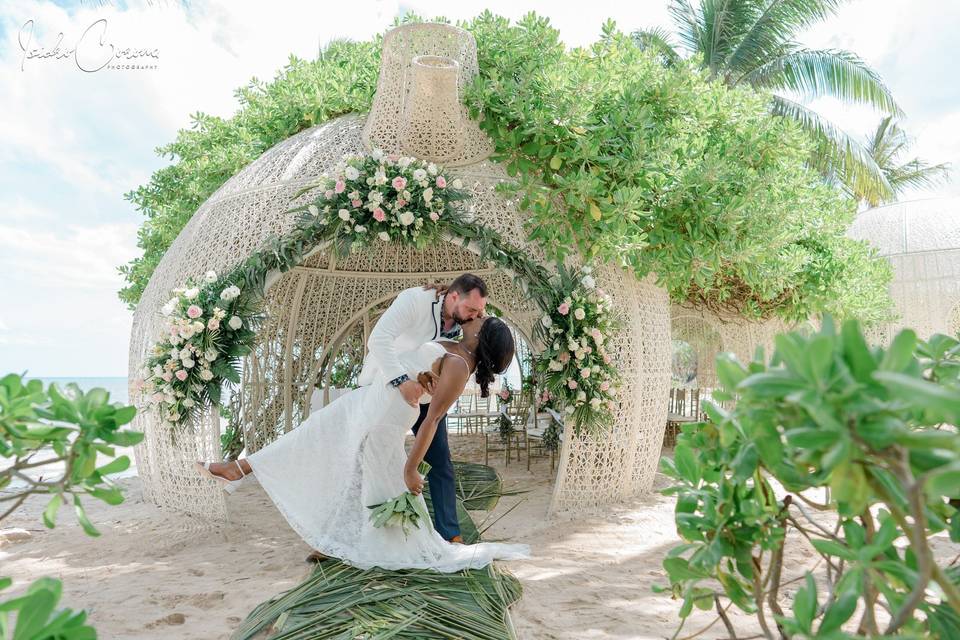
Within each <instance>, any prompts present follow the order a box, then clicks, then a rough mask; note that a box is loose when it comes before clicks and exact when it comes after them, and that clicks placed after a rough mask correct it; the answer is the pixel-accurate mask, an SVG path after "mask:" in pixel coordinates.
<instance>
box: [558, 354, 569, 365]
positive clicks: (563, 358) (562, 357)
mask: <svg viewBox="0 0 960 640" xmlns="http://www.w3.org/2000/svg"><path fill="white" fill-rule="evenodd" d="M557 359H558V360H559V361H560V362H562V363H564V364H566V363H568V362H570V353H569V352H568V351H564V352H563V353H561V354H560V355H559V356H557Z"/></svg>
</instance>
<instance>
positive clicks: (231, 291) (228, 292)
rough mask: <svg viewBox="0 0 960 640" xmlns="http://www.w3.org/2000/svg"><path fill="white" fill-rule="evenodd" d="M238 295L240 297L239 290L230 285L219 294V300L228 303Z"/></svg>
mask: <svg viewBox="0 0 960 640" xmlns="http://www.w3.org/2000/svg"><path fill="white" fill-rule="evenodd" d="M239 295H240V288H239V287H238V286H236V285H233V284H232V285H230V286H229V287H227V288H226V289H224V290H223V291H221V292H220V299H221V300H228V301H229V300H233V299H234V298H236V297H237V296H239Z"/></svg>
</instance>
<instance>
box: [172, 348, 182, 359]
mask: <svg viewBox="0 0 960 640" xmlns="http://www.w3.org/2000/svg"><path fill="white" fill-rule="evenodd" d="M170 357H171V358H173V359H174V360H179V359H180V349H170Z"/></svg>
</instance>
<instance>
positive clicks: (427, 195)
mask: <svg viewBox="0 0 960 640" xmlns="http://www.w3.org/2000/svg"><path fill="white" fill-rule="evenodd" d="M431 200H433V187H428V188H426V189H424V190H423V201H424V202H430V201H431Z"/></svg>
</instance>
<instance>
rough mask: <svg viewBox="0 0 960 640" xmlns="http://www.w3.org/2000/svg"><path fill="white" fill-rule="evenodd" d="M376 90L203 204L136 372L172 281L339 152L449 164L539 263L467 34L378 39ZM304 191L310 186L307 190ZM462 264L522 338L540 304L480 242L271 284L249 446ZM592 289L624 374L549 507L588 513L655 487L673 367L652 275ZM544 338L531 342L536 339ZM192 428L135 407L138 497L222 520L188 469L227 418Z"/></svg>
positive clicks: (568, 445)
mask: <svg viewBox="0 0 960 640" xmlns="http://www.w3.org/2000/svg"><path fill="white" fill-rule="evenodd" d="M383 47H384V49H383V58H382V60H383V61H382V66H381V70H380V78H379V83H378V89H377V93H376V96H375V98H374V102H373V106H372V108H371V111H370V113H369V114H368V115H366V116H359V115H348V116H344V117H340V118H338V119H335V120H332V121H330V122H327V123H324V124H321V125H318V126H315V127H313V128H311V129H308V130H305V131H302V132H301V133H299V134H297V135H295V136H293V137H291V138H289V139H287V140H285V141H284V142H282V143H280V144H278V145H277V146H275V147H274V148H272V149H270V150H268V151H267V152H265V153H264V154H263V155H262V156H261V157H260V158H258V159H257V160H256V161H255V162H253V163H252V164H250V165H249V166H248V167H246V168H245V169H243V170H242V171H241V172H240V173H239V174H237V175H236V176H234V177H233V178H231V179H230V180H228V181H227V182H226V183H225V184H224V185H223V186H222V187H221V188H220V189H219V190H217V191H216V193H214V194H213V195H212V196H211V197H210V198H209V199H208V200H207V201H206V202H205V203H204V204H203V205H202V206H201V207H200V208H199V209H198V211H197V212H196V213H195V215H194V216H193V217H192V218H191V220H190V222H189V223H188V224H187V225H186V227H184V229H183V230H182V231H181V232H180V234H179V236H178V237H177V238H176V240H175V241H174V242H173V244H172V245H171V247H170V249H169V250H168V251H167V253H166V255H165V256H164V257H163V259H162V261H161V262H160V264H159V266H158V267H157V269H156V271H155V273H154V275H153V277H152V278H151V280H150V282H149V285H148V286H147V288H146V290H145V291H144V294H143V296H142V299H141V302H140V304H139V306H138V307H137V309H136V312H135V315H134V323H133V331H132V336H131V342H130V360H129V364H130V373H131V376H134V375H136V373H137V372H138V371H139V370H140V368H141V366H142V362H143V360H144V358H145V356H146V354H147V351H148V349H149V347H150V345H151V343H152V340H153V339H155V337H156V335H157V333H158V331H159V330H160V329H161V328H162V326H163V322H162V320H163V319H162V317H161V316H160V314H159V310H160V308H161V306H162V305H163V304H164V302H166V300H167V299H168V297H169V292H170V290H171V289H173V288H174V287H178V286H181V285H182V284H183V283H184V282H185V281H186V279H187V278H188V277H191V276H194V277H199V276H200V275H202V274H203V273H205V272H206V271H207V270H209V269H213V270H216V271H217V272H221V271H223V270H226V269H229V268H230V267H232V266H234V265H235V264H237V263H238V262H240V261H242V260H243V259H244V258H245V257H246V256H248V255H249V254H250V253H251V252H252V251H254V250H255V249H257V248H259V247H260V246H262V244H263V243H264V241H265V240H266V239H267V238H268V237H269V236H271V235H272V234H279V233H284V232H286V231H288V230H289V229H290V228H291V226H292V224H293V219H292V216H290V215H288V214H286V213H284V212H286V211H288V210H289V209H290V208H291V207H292V206H298V205H302V204H304V203H305V202H306V200H304V199H292V196H293V195H294V194H295V193H297V191H298V190H300V189H301V188H302V187H303V186H304V185H306V184H308V183H311V182H313V181H315V180H316V178H317V177H318V176H319V175H320V174H322V173H323V172H325V171H329V170H331V169H332V168H333V166H334V165H335V164H336V163H337V162H338V161H339V160H341V159H342V158H343V157H344V156H345V155H350V154H358V153H366V152H369V151H370V150H371V149H372V148H374V147H379V148H381V149H383V150H384V151H386V152H388V153H402V154H405V155H413V156H416V157H419V158H421V159H424V160H431V161H434V162H437V163H442V164H443V165H444V166H445V167H447V172H448V174H449V175H452V176H455V177H459V178H460V179H461V180H462V182H463V184H464V185H465V187H466V188H467V189H468V190H469V191H470V193H471V196H472V197H471V198H470V199H469V200H467V201H465V203H464V206H465V208H466V211H467V213H468V215H471V216H472V220H473V222H474V223H475V224H478V225H485V226H487V227H489V228H492V229H493V230H495V231H497V232H498V233H500V234H501V235H502V236H503V237H505V238H510V239H511V240H512V241H513V242H514V243H515V244H516V246H517V247H519V248H522V249H523V250H524V251H526V252H527V254H528V255H530V256H533V257H534V258H535V259H537V260H539V261H542V260H543V255H542V253H541V251H540V250H539V249H538V248H537V246H535V245H533V244H530V243H528V242H527V241H526V240H525V238H526V234H525V233H524V230H523V215H522V214H521V213H520V212H519V211H518V209H517V207H516V206H515V203H513V202H511V201H510V200H508V199H504V198H503V197H502V196H501V195H499V194H498V193H496V192H495V191H494V188H495V186H496V185H497V184H498V183H499V182H501V181H504V180H506V179H507V175H506V172H505V171H504V169H503V168H502V167H501V166H500V165H499V164H497V163H494V162H491V161H489V160H488V159H487V158H488V156H489V155H490V153H491V151H492V147H491V144H490V142H489V140H488V139H487V138H486V137H485V135H484V134H483V133H482V132H481V130H480V129H479V128H478V127H477V126H476V124H475V123H474V122H472V121H470V120H469V118H468V116H467V114H466V111H465V109H464V108H463V107H462V105H461V103H460V99H459V95H460V90H461V88H462V87H463V86H464V84H465V83H466V82H469V80H470V79H471V78H472V77H473V76H474V75H475V74H476V73H477V59H476V44H475V42H474V40H473V37H472V36H471V35H470V34H469V33H467V32H466V31H464V30H462V29H459V28H456V27H452V26H448V25H438V24H422V25H410V26H403V27H398V28H395V29H393V30H391V31H389V32H388V33H387V34H386V36H385V38H384V44H383ZM303 197H304V196H301V198H303ZM463 271H472V272H474V273H477V274H480V275H482V276H483V277H484V278H485V279H486V280H487V281H488V283H489V285H490V288H491V291H492V293H491V298H490V302H491V303H492V304H493V305H495V306H496V307H497V308H498V309H499V310H501V311H502V313H504V314H505V315H506V317H507V319H508V320H509V321H510V322H511V323H512V324H513V326H515V327H517V328H518V330H520V331H521V332H522V333H523V334H524V335H526V336H530V335H532V331H531V329H532V326H533V323H534V322H536V321H537V318H538V317H539V311H538V310H537V309H535V308H534V307H533V304H532V303H531V302H530V299H529V297H528V296H527V295H525V293H524V291H523V288H522V282H521V283H519V284H520V286H518V283H517V282H515V280H514V278H513V277H512V274H509V273H506V272H505V271H503V270H498V269H497V268H494V267H493V265H491V264H488V263H485V262H483V261H481V259H480V258H479V257H478V255H477V254H476V253H475V252H474V251H472V250H471V247H469V246H467V247H464V246H461V245H460V244H459V243H457V242H453V241H451V242H443V243H439V244H437V245H436V246H431V247H429V248H428V249H426V250H422V251H421V250H415V249H413V248H410V247H407V246H400V245H394V244H391V243H381V244H380V245H378V246H377V248H375V249H370V250H369V251H366V252H359V253H354V254H351V255H350V257H349V258H346V259H337V258H336V257H335V255H334V253H333V252H332V251H330V250H328V248H326V247H322V246H320V247H316V248H315V249H314V250H313V251H312V252H311V253H310V254H309V255H308V257H307V258H306V259H305V260H304V261H303V262H302V264H300V265H299V266H298V267H296V268H294V269H292V270H290V271H287V272H286V273H283V274H275V275H273V276H271V277H268V278H267V285H266V292H265V295H266V307H265V313H266V318H267V319H266V321H265V322H264V323H263V325H262V328H261V330H260V332H259V334H258V338H257V346H256V348H255V349H254V352H253V353H252V354H251V355H249V356H247V357H246V358H245V360H244V366H243V376H242V383H241V388H240V391H239V396H238V399H239V406H240V412H241V424H242V428H243V433H244V437H245V445H246V448H247V450H248V451H255V450H257V449H259V448H261V447H263V446H264V445H265V444H267V443H269V442H271V441H272V440H273V439H275V438H277V437H279V436H280V435H282V434H283V433H285V432H287V431H289V430H290V429H294V428H296V427H297V425H298V424H299V423H300V422H301V420H302V419H303V418H304V417H305V414H306V413H308V412H309V402H310V396H311V393H312V391H313V389H314V386H315V384H316V382H317V381H318V380H322V379H323V377H324V375H325V373H326V372H325V371H324V370H323V367H324V363H325V362H328V361H329V360H330V359H329V358H328V357H327V356H328V355H330V354H331V353H335V352H336V351H337V349H338V348H339V345H340V344H341V343H342V340H343V339H344V338H345V336H347V335H348V334H349V333H350V332H351V331H357V330H358V329H357V327H358V326H359V327H360V329H359V330H360V331H362V332H363V335H366V333H367V332H368V331H369V329H370V326H371V324H372V322H373V319H374V318H375V317H376V315H377V314H378V313H379V312H380V311H382V308H383V307H384V305H386V304H388V303H389V302H390V300H392V298H393V297H394V296H395V295H396V294H397V293H398V292H399V291H401V290H402V289H404V288H406V287H410V286H415V285H418V284H422V283H424V282H426V281H438V280H449V279H452V278H453V277H454V276H455V275H457V274H459V273H461V272H463ZM594 274H595V275H596V279H597V282H598V284H600V285H601V286H603V288H604V289H605V290H606V291H607V292H608V293H609V294H610V295H611V296H612V297H613V300H614V304H615V308H616V311H617V313H618V315H619V316H620V318H621V319H622V321H623V325H622V326H623V329H622V332H621V333H620V334H619V335H616V336H614V337H613V339H612V340H611V341H610V345H609V346H610V352H611V354H612V355H613V357H614V361H615V362H616V364H617V365H618V368H619V370H620V372H621V376H622V392H621V394H620V396H619V398H618V400H619V402H618V405H617V410H616V417H615V421H614V425H613V427H612V429H611V430H610V431H609V432H608V433H607V434H605V435H603V436H602V437H590V436H586V435H583V436H575V435H574V433H573V429H571V428H567V429H565V430H564V438H563V442H562V446H561V451H560V464H559V467H558V476H557V479H556V484H555V490H554V495H553V501H552V506H551V509H552V510H562V511H569V510H584V509H588V508H594V507H596V506H598V505H604V504H609V503H614V502H617V501H620V500H623V499H625V498H627V497H630V496H633V495H636V494H639V493H642V492H644V491H646V490H648V489H649V488H650V486H651V484H652V481H653V475H654V471H655V469H656V467H657V462H658V458H659V454H660V447H661V442H662V438H663V430H664V423H665V420H666V403H665V398H666V396H667V391H668V388H669V377H670V307H669V303H668V299H667V294H666V292H665V291H664V290H663V289H661V288H659V287H657V286H655V285H654V284H652V281H638V280H637V279H636V278H635V277H634V276H633V275H632V274H630V273H627V272H624V271H621V270H619V269H618V268H615V267H611V266H601V267H598V268H595V271H594ZM534 348H536V345H534ZM191 426H192V429H191V430H188V431H186V432H184V433H178V434H177V436H176V437H175V438H174V437H172V434H171V433H169V432H168V430H167V428H166V427H164V426H163V425H161V423H160V422H159V421H157V420H156V418H155V416H154V415H153V413H152V412H151V411H149V410H146V409H145V410H143V411H140V412H139V413H138V417H137V418H136V422H135V425H134V428H137V429H139V430H142V431H144V432H145V433H146V435H147V437H146V438H145V440H144V442H143V443H142V444H140V445H138V447H137V448H136V459H137V465H138V468H139V472H140V475H141V478H142V480H143V487H144V495H145V497H146V498H147V499H148V500H150V501H151V502H153V503H155V504H158V505H161V506H166V507H171V508H175V509H179V510H183V511H187V512H192V513H196V514H201V515H203V516H204V517H208V518H213V519H222V518H225V517H226V508H225V503H224V501H223V496H222V493H221V492H220V490H219V489H218V488H217V487H216V486H215V485H214V484H213V483H211V482H208V481H206V480H201V479H200V478H198V477H197V476H196V474H195V473H194V471H193V469H192V466H191V465H192V463H193V461H194V460H197V459H208V460H212V459H219V456H220V455H221V454H220V442H219V438H220V433H221V419H220V418H219V416H218V414H217V412H216V411H215V410H206V411H202V412H197V415H196V416H195V417H194V418H193V419H192V422H191Z"/></svg>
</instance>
